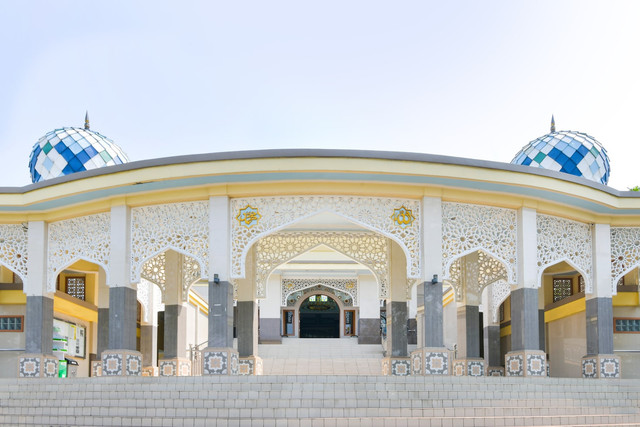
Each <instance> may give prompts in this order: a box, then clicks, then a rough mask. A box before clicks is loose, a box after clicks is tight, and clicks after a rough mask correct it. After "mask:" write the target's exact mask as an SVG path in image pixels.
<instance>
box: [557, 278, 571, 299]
mask: <svg viewBox="0 0 640 427" xmlns="http://www.w3.org/2000/svg"><path fill="white" fill-rule="evenodd" d="M572 288H573V280H572V279H570V278H567V279H564V278H562V279H561V278H558V279H556V278H554V279H553V302H557V301H560V300H562V299H565V298H567V297H570V296H571V294H572Z"/></svg>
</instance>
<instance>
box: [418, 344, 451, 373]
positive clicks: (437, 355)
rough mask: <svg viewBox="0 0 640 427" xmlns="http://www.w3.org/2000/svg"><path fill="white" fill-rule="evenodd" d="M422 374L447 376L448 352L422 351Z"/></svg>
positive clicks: (439, 350)
mask: <svg viewBox="0 0 640 427" xmlns="http://www.w3.org/2000/svg"><path fill="white" fill-rule="evenodd" d="M423 360H424V374H425V375H449V360H450V359H449V352H448V351H447V350H446V349H429V348H425V349H424V356H423Z"/></svg>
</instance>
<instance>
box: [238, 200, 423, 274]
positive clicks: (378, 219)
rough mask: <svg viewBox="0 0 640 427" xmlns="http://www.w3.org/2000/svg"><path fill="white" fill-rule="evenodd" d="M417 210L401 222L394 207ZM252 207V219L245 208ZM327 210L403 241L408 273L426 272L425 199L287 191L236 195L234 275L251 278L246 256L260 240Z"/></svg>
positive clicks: (396, 240) (398, 241) (401, 245)
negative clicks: (277, 194)
mask: <svg viewBox="0 0 640 427" xmlns="http://www.w3.org/2000/svg"><path fill="white" fill-rule="evenodd" d="M401 206H402V207H405V209H407V210H409V211H411V215H412V218H413V220H412V221H411V222H409V223H407V224H404V223H403V224H400V225H399V224H397V223H396V222H395V221H394V219H393V217H394V210H397V209H398V208H400V207H401ZM247 209H251V213H252V215H254V216H255V218H256V219H255V220H254V221H253V222H251V223H249V224H247V222H246V221H245V220H243V217H242V216H241V215H242V212H243V211H246V210H247ZM321 213H331V214H334V215H337V216H339V217H341V218H343V219H346V220H347V221H349V222H351V223H353V224H355V225H358V226H360V227H363V228H365V229H367V230H370V231H373V232H375V233H379V234H381V235H383V236H385V237H387V238H390V239H392V240H394V241H395V242H397V243H398V245H399V246H400V247H401V248H402V250H403V252H404V253H405V257H406V258H407V276H408V277H411V278H419V277H421V261H420V248H421V246H422V243H421V232H420V222H421V216H420V201H419V200H411V199H391V198H376V197H355V196H284V197H255V198H239V199H232V200H231V236H230V237H231V262H232V265H231V277H233V278H244V277H245V274H246V273H245V271H246V270H245V258H246V255H247V253H248V251H249V249H250V248H251V246H252V245H254V244H255V243H256V242H257V241H258V240H259V239H261V238H264V237H266V236H268V235H270V234H273V233H275V232H278V231H279V230H282V229H284V228H286V227H288V226H291V225H293V224H295V223H298V222H300V221H303V220H305V219H307V218H311V217H313V216H315V215H318V214H321Z"/></svg>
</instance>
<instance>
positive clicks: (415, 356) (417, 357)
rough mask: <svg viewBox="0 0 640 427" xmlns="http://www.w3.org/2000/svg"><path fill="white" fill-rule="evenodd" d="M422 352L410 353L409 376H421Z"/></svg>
mask: <svg viewBox="0 0 640 427" xmlns="http://www.w3.org/2000/svg"><path fill="white" fill-rule="evenodd" d="M422 356H423V351H422V350H416V351H412V352H411V375H422V374H423V372H422V367H423V365H422Z"/></svg>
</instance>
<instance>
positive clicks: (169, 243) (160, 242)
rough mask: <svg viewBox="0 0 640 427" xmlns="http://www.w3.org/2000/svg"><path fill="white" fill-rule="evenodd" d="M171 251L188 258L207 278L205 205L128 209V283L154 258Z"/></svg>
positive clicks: (206, 208)
mask: <svg viewBox="0 0 640 427" xmlns="http://www.w3.org/2000/svg"><path fill="white" fill-rule="evenodd" d="M167 249H173V250H175V251H176V252H179V253H182V254H189V255H190V256H192V257H193V258H194V259H195V260H196V261H197V262H198V264H199V265H200V267H201V277H208V262H209V204H208V203H207V202H185V203H172V204H167V205H154V206H142V207H139V208H133V209H131V281H132V282H134V283H136V282H138V281H139V278H140V274H141V272H142V265H143V264H144V263H145V262H146V261H148V260H149V259H150V258H152V257H154V256H155V255H154V254H158V253H160V252H164V251H165V250H167Z"/></svg>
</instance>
